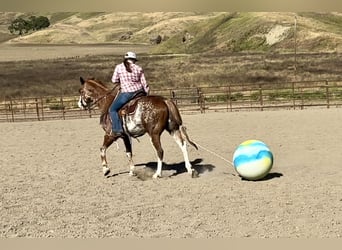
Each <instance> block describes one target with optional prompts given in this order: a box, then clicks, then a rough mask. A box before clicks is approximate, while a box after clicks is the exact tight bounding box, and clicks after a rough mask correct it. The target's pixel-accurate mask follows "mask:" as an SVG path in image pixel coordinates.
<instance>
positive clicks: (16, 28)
mask: <svg viewBox="0 0 342 250" xmlns="http://www.w3.org/2000/svg"><path fill="white" fill-rule="evenodd" d="M8 30H9V31H10V32H11V34H15V33H16V32H18V34H19V35H22V34H25V33H27V32H28V31H29V30H30V25H29V23H28V22H27V21H26V20H25V19H23V18H21V17H18V18H16V19H14V20H13V21H12V23H11V25H10V26H9V27H8Z"/></svg>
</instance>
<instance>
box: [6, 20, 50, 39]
mask: <svg viewBox="0 0 342 250" xmlns="http://www.w3.org/2000/svg"><path fill="white" fill-rule="evenodd" d="M49 26H50V21H49V19H48V18H47V17H45V16H39V17H36V16H30V17H29V18H28V20H25V19H24V18H22V17H18V18H16V19H14V20H13V21H12V22H11V24H10V26H8V30H9V31H10V32H11V34H15V33H16V32H18V34H19V35H22V34H25V33H27V32H29V31H30V30H34V31H35V30H40V29H43V28H47V27H49Z"/></svg>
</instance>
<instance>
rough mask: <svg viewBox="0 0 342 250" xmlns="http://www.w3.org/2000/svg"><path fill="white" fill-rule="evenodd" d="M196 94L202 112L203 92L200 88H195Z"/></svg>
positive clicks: (203, 106)
mask: <svg viewBox="0 0 342 250" xmlns="http://www.w3.org/2000/svg"><path fill="white" fill-rule="evenodd" d="M197 94H198V101H199V105H200V111H201V114H202V113H205V104H204V97H203V92H202V90H201V88H197Z"/></svg>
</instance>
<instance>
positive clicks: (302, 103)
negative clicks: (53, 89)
mask: <svg viewBox="0 0 342 250" xmlns="http://www.w3.org/2000/svg"><path fill="white" fill-rule="evenodd" d="M152 94H156V95H162V96H164V97H166V98H171V99H172V100H174V101H175V103H176V104H177V106H178V108H179V109H180V111H181V112H182V113H198V112H200V113H205V112H212V111H214V112H218V111H226V112H234V111H242V110H249V111H252V110H260V111H263V110H277V109H293V110H295V109H306V108H333V107H336V108H338V107H342V81H307V82H304V81H301V82H288V83H274V84H270V83H262V84H230V85H226V86H211V87H193V88H177V89H166V90H155V91H153V92H152ZM78 98H79V97H78V96H60V97H52V96H48V97H34V98H21V99H14V98H12V99H6V100H3V101H2V102H0V122H20V121H45V120H67V119H78V118H89V117H99V115H100V113H99V111H98V110H97V109H93V110H91V111H84V110H80V109H79V108H78V106H77V102H78Z"/></svg>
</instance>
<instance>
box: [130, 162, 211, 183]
mask: <svg viewBox="0 0 342 250" xmlns="http://www.w3.org/2000/svg"><path fill="white" fill-rule="evenodd" d="M202 162H203V159H195V160H194V161H191V162H190V163H191V165H192V168H193V169H194V172H193V175H192V177H199V175H200V174H203V173H204V172H211V171H213V169H214V168H215V166H213V165H211V164H201V163H202ZM135 166H137V167H139V166H145V167H144V168H140V169H137V170H135V175H136V176H137V177H138V178H139V179H142V180H146V179H149V178H151V177H152V175H153V174H154V173H155V171H156V169H157V162H147V163H141V164H136V165H135ZM185 172H187V170H186V168H185V163H184V161H183V162H179V163H173V164H167V163H165V162H163V177H172V176H176V175H179V174H182V173H185Z"/></svg>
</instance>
